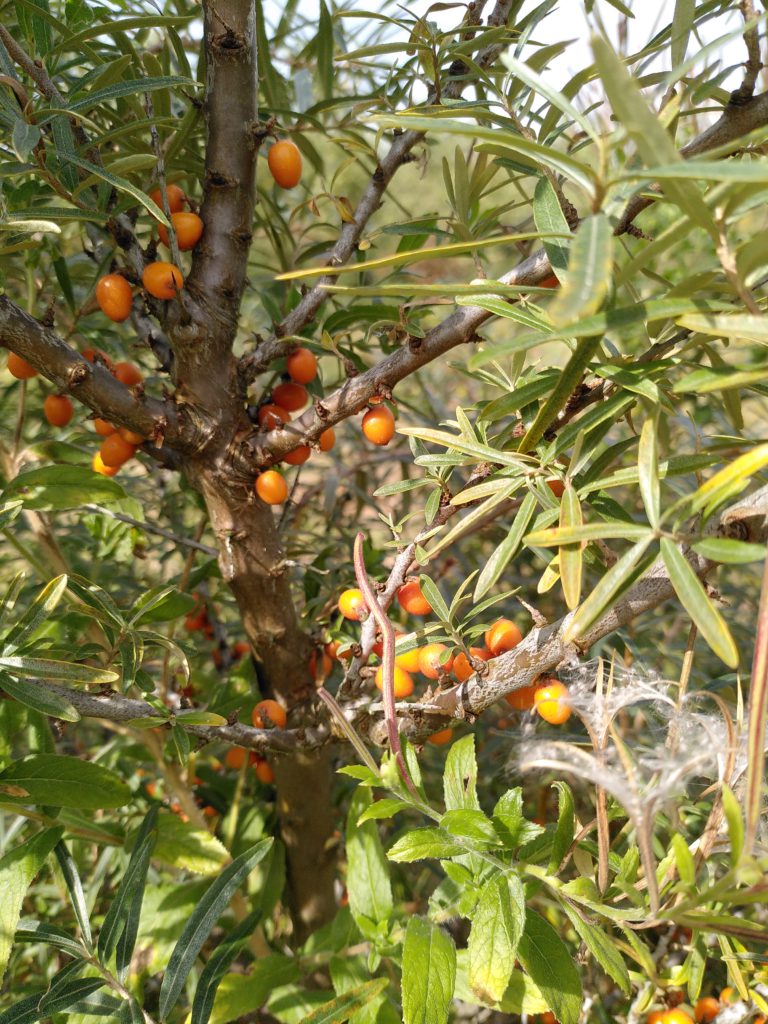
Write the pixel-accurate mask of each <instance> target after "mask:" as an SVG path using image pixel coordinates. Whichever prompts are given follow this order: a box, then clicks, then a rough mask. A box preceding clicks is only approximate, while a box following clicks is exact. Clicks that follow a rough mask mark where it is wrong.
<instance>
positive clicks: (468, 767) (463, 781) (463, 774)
mask: <svg viewBox="0 0 768 1024" xmlns="http://www.w3.org/2000/svg"><path fill="white" fill-rule="evenodd" d="M443 795H444V798H445V808H446V810H448V811H456V810H462V809H464V808H468V809H469V810H477V811H479V810H480V801H479V800H478V797H477V761H476V760H475V737H474V735H473V734H470V735H469V736H463V737H462V738H461V739H460V740H458V741H457V742H456V743H454V744H453V745H452V746H451V749H450V750H449V751H448V756H447V757H446V759H445V770H444V773H443Z"/></svg>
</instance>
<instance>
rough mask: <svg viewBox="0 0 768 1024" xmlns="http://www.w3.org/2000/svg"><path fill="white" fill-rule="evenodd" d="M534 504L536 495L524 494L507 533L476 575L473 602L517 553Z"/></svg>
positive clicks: (477, 599) (481, 595) (485, 590)
mask: <svg viewBox="0 0 768 1024" xmlns="http://www.w3.org/2000/svg"><path fill="white" fill-rule="evenodd" d="M536 505H537V501H536V495H535V494H533V493H531V492H529V493H528V494H526V496H525V497H524V498H523V500H522V503H521V505H520V508H519V509H518V510H517V513H516V514H515V518H514V520H513V521H512V526H511V528H510V530H509V533H507V536H506V537H505V538H504V540H503V541H502V542H501V544H499V546H498V547H497V548H496V550H495V551H494V552H493V554H492V555H491V557H490V558H489V559H488V561H487V562H486V563H485V566H484V567H483V571H482V572H481V573H480V575H479V576H478V579H477V583H476V584H475V592H474V594H473V595H472V600H473V601H474V602H475V603H477V602H478V601H480V600H481V598H483V597H485V595H486V594H487V593H488V591H489V590H490V589H491V588H492V587H493V585H494V584H495V583H496V582H497V581H498V579H499V577H500V576H501V574H502V573H503V572H504V570H505V569H506V568H507V566H508V565H509V563H510V562H511V561H512V559H513V558H514V557H515V555H516V554H517V550H518V548H519V547H520V543H521V541H522V538H523V534H524V533H525V531H526V530H527V529H528V524H529V523H530V521H531V518H532V516H533V513H534V511H535V509H536Z"/></svg>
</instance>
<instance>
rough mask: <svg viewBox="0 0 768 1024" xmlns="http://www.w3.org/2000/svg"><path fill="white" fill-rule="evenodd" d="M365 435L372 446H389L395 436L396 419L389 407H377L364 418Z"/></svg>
mask: <svg viewBox="0 0 768 1024" xmlns="http://www.w3.org/2000/svg"><path fill="white" fill-rule="evenodd" d="M363 433H364V434H365V436H366V437H367V438H368V440H369V441H370V442H371V444H378V445H385V444H389V442H390V441H391V440H392V438H393V437H394V436H395V417H394V416H393V415H392V411H391V410H390V408H389V406H386V405H377V406H376V408H375V409H369V410H368V412H367V413H366V414H365V416H363Z"/></svg>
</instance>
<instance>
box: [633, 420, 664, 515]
mask: <svg viewBox="0 0 768 1024" xmlns="http://www.w3.org/2000/svg"><path fill="white" fill-rule="evenodd" d="M657 429H658V428H657V424H656V418H655V417H653V418H649V419H647V420H646V421H645V423H644V424H643V429H642V431H641V433H640V446H639V448H638V452H637V472H638V475H639V479H640V494H641V496H642V499H643V504H644V505H645V512H646V515H647V516H648V522H649V523H650V524H651V526H658V525H659V519H660V517H661V491H660V488H659V444H658V437H657Z"/></svg>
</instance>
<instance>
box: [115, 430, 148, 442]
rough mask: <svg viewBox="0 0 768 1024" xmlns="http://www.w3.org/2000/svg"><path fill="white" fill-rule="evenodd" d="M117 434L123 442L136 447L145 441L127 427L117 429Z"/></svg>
mask: <svg viewBox="0 0 768 1024" xmlns="http://www.w3.org/2000/svg"><path fill="white" fill-rule="evenodd" d="M117 432H118V434H119V435H120V437H122V439H123V440H124V441H127V442H128V444H133V445H136V446H138V445H140V444H143V443H144V441H145V440H146V438H145V437H142V436H141V434H137V433H135V431H133V430H129V429H128V427H118V428H117Z"/></svg>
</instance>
